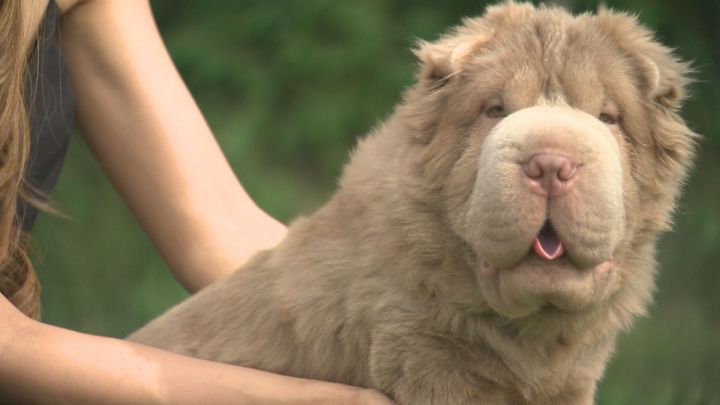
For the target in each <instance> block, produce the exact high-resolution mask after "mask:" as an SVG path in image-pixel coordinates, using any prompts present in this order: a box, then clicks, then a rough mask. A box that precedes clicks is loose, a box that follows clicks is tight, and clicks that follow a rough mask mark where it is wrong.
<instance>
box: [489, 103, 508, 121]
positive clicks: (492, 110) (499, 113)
mask: <svg viewBox="0 0 720 405" xmlns="http://www.w3.org/2000/svg"><path fill="white" fill-rule="evenodd" d="M485 115H487V116H488V117H490V118H502V117H504V116H506V115H507V113H506V112H505V107H504V106H503V105H502V104H496V105H492V106H490V107H489V108H488V109H487V110H485Z"/></svg>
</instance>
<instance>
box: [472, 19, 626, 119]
mask: <svg viewBox="0 0 720 405" xmlns="http://www.w3.org/2000/svg"><path fill="white" fill-rule="evenodd" d="M465 75H466V77H467V78H468V79H470V80H472V81H473V82H474V83H477V85H478V86H479V87H480V88H481V89H480V90H481V91H482V92H483V93H486V94H488V95H498V96H500V97H502V98H503V99H504V101H505V103H507V104H510V105H511V106H513V105H514V107H515V108H522V107H525V106H528V105H534V104H537V102H538V101H540V100H547V101H552V102H559V103H563V104H568V105H571V106H573V107H576V108H580V109H583V110H597V109H599V108H601V106H602V105H603V104H604V103H607V102H608V101H612V100H618V99H621V100H622V99H628V98H631V97H633V96H634V93H635V91H634V90H635V89H634V88H633V87H634V86H633V76H632V68H631V65H630V63H629V61H628V58H627V57H626V56H625V55H623V54H622V52H620V50H619V47H618V46H617V44H615V43H614V42H613V40H612V39H610V37H609V36H608V35H606V34H604V33H603V32H602V31H601V30H600V29H599V28H598V27H596V26H595V25H594V24H592V20H591V19H576V18H573V17H571V16H567V17H558V18H554V19H549V18H535V19H530V20H528V21H526V22H525V23H523V24H519V25H516V26H513V27H508V28H506V29H503V30H500V31H498V32H496V33H495V35H493V37H492V38H491V39H490V40H489V41H488V42H487V43H486V44H485V45H484V46H483V47H482V49H480V50H479V51H478V53H477V55H475V57H473V58H472V59H471V60H470V61H469V63H468V65H467V66H466V69H465Z"/></svg>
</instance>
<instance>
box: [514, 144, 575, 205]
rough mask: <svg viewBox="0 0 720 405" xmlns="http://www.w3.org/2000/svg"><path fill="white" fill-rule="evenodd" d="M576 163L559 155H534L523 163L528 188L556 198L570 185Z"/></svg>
mask: <svg viewBox="0 0 720 405" xmlns="http://www.w3.org/2000/svg"><path fill="white" fill-rule="evenodd" d="M577 166H578V165H577V163H575V162H573V160H572V159H570V158H569V157H567V156H565V155H561V154H559V153H536V154H534V155H532V156H530V158H528V159H527V161H525V163H524V164H523V171H524V172H525V176H526V180H527V182H528V184H529V186H530V188H531V189H532V190H533V191H534V192H536V193H538V194H540V195H543V196H546V197H558V196H560V195H562V194H564V193H565V192H566V191H567V190H568V189H569V188H570V186H571V185H572V182H573V179H574V178H575V174H576V172H577Z"/></svg>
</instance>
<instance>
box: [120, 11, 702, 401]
mask: <svg viewBox="0 0 720 405" xmlns="http://www.w3.org/2000/svg"><path fill="white" fill-rule="evenodd" d="M416 53H417V55H418V57H419V58H420V61H421V71H420V73H419V80H418V83H417V84H416V85H415V86H413V87H412V88H410V89H409V90H408V92H407V93H406V95H405V98H404V101H403V102H402V103H401V104H400V105H399V106H398V107H397V109H396V111H395V113H394V114H393V115H392V116H391V117H390V119H389V120H388V121H387V122H385V123H384V125H382V126H381V127H379V128H378V129H377V130H376V131H374V132H373V133H372V134H370V135H369V136H368V137H366V138H365V139H364V140H362V141H361V142H360V144H359V145H358V147H357V150H356V151H355V153H354V154H353V156H352V159H351V161H350V163H349V164H348V165H347V167H346V168H345V172H344V175H343V178H342V181H341V184H340V189H339V191H338V192H337V193H336V194H335V196H334V197H333V198H332V200H331V201H330V202H329V203H328V204H327V205H325V206H324V207H323V208H321V209H320V210H319V211H318V212H316V213H315V214H314V215H312V216H311V217H309V218H302V219H299V220H297V221H296V222H295V223H293V224H292V226H291V228H290V232H289V235H288V237H287V239H286V240H285V241H283V242H282V244H281V245H280V246H278V247H277V248H276V249H274V250H272V251H267V252H263V253H261V254H259V255H258V256H257V257H255V258H254V260H252V262H251V263H250V264H248V265H247V266H246V267H245V268H243V269H242V270H240V271H238V272H237V273H235V274H234V275H233V276H231V277H230V278H229V279H227V280H224V281H222V282H219V283H217V284H215V285H212V286H210V287H208V288H207V289H205V290H203V291H201V292H200V293H198V294H196V295H195V296H193V297H191V298H190V299H188V300H187V301H185V302H183V303H181V304H180V305H178V306H176V307H175V308H172V309H171V310H169V311H168V312H167V313H166V314H164V315H162V316H161V317H159V318H157V319H156V320H154V321H153V322H151V323H150V324H149V325H148V326H146V327H145V328H143V329H141V330H140V331H138V332H137V333H135V334H134V335H133V336H132V337H131V339H132V340H135V341H138V342H143V343H146V344H150V345H153V346H157V347H161V348H165V349H168V350H172V351H175V352H178V353H183V354H188V355H191V356H197V357H201V358H205V359H211V360H217V361H222V362H227V363H234V364H241V365H245V366H250V367H255V368H260V369H263V370H269V371H273V372H278V373H283V374H288V375H294V376H302V377H309V378H315V379H324V380H330V381H337V382H342V383H347V384H353V385H359V386H365V387H373V388H376V389H378V390H381V391H383V392H385V393H387V394H388V395H390V396H391V397H393V398H395V399H396V400H398V401H399V402H400V403H403V404H430V403H433V404H466V403H476V404H530V403H532V404H592V403H593V396H594V392H595V385H596V382H597V381H598V380H599V379H600V378H601V376H602V374H603V370H604V368H605V363H606V361H607V359H608V357H609V356H610V354H611V352H612V350H613V345H614V341H615V338H616V336H617V334H618V332H619V331H620V330H621V329H623V328H626V327H628V326H629V325H630V323H631V320H632V319H633V317H635V316H637V315H639V314H642V313H643V312H644V310H645V308H646V305H647V303H648V301H649V300H650V295H651V291H652V289H653V274H654V268H655V264H654V258H653V256H654V245H655V242H656V240H657V238H658V236H659V234H660V233H661V232H662V231H664V230H666V229H667V228H668V226H669V222H670V217H671V211H672V209H673V206H674V203H675V201H676V199H677V197H678V192H679V188H680V185H681V183H682V181H683V179H684V178H685V176H686V173H687V171H688V167H689V165H690V163H691V160H692V156H693V150H694V138H695V135H694V134H693V133H692V131H690V130H689V129H688V128H687V127H686V126H685V124H684V123H683V121H682V120H681V118H680V117H679V116H678V115H677V109H678V106H679V103H680V102H681V100H682V98H683V94H684V91H683V87H684V86H685V84H686V82H687V79H686V74H687V71H688V67H687V65H686V64H683V63H680V62H679V61H677V60H676V59H675V58H674V57H673V56H672V55H671V53H670V51H669V50H668V49H667V48H665V47H663V46H662V45H660V44H658V43H657V42H655V41H654V40H653V39H652V36H651V34H650V32H649V31H648V30H646V29H645V28H643V27H642V26H640V25H639V24H638V23H637V21H636V20H635V19H634V18H632V17H629V16H627V15H625V14H621V13H617V12H613V11H608V10H600V11H599V12H598V13H597V14H596V15H591V14H583V15H580V16H577V17H573V16H571V15H570V14H568V13H567V12H566V11H564V10H562V9H560V8H555V7H544V6H543V7H540V8H538V9H536V8H534V7H533V6H531V5H529V4H516V3H513V2H508V3H504V4H502V5H499V6H495V7H491V8H489V9H488V10H487V12H486V14H485V15H484V16H483V17H481V18H475V19H468V20H465V21H464V22H463V24H462V25H461V26H459V27H457V28H455V29H453V30H451V31H450V32H449V33H448V34H447V35H445V36H443V37H442V38H441V39H440V40H438V41H437V42H433V43H421V44H420V46H419V49H418V50H417V51H416Z"/></svg>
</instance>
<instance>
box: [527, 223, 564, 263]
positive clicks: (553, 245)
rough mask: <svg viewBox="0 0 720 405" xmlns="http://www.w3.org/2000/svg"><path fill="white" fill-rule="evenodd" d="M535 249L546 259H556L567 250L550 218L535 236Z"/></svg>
mask: <svg viewBox="0 0 720 405" xmlns="http://www.w3.org/2000/svg"><path fill="white" fill-rule="evenodd" d="M533 249H534V250H535V253H536V254H537V255H538V256H540V257H541V258H543V259H545V260H555V259H557V258H558V257H560V256H562V255H563V253H564V252H565V246H564V245H563V243H562V240H560V236H558V234H557V232H555V228H553V226H552V224H551V223H550V221H549V220H547V221H545V224H544V225H543V227H542V228H541V229H540V232H538V234H537V236H536V237H535V240H534V241H533Z"/></svg>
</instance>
